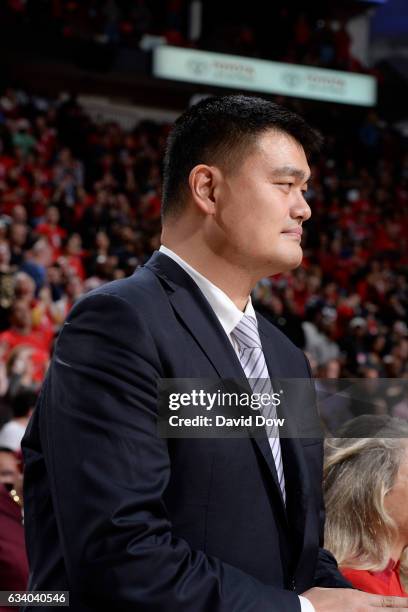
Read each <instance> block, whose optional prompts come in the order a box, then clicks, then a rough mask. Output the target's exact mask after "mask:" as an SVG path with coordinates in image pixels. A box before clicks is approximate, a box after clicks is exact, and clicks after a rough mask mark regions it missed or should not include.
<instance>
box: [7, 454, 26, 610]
mask: <svg viewBox="0 0 408 612" xmlns="http://www.w3.org/2000/svg"><path fill="white" fill-rule="evenodd" d="M22 481H23V477H22V474H21V471H20V468H19V460H18V458H17V456H16V455H15V453H13V451H12V450H10V449H9V448H3V447H0V590H1V591H10V590H11V591H25V590H26V588H27V583H28V561H27V555H26V551H25V544H24V528H23V524H22V504H23V493H22V490H23V482H22ZM1 609H2V610H3V611H4V612H12V611H13V610H15V607H9V606H2V607H1Z"/></svg>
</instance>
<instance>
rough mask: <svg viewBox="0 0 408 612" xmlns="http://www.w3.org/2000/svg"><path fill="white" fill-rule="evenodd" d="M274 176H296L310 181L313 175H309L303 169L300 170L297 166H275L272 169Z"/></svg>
mask: <svg viewBox="0 0 408 612" xmlns="http://www.w3.org/2000/svg"><path fill="white" fill-rule="evenodd" d="M272 176H273V177H274V178H276V177H278V176H294V177H295V178H298V179H300V180H301V181H305V182H307V181H309V180H310V177H311V175H310V174H309V175H308V176H307V175H306V173H305V172H303V170H300V168H296V167H295V166H281V167H280V168H274V169H273V170H272Z"/></svg>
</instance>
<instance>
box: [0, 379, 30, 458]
mask: <svg viewBox="0 0 408 612" xmlns="http://www.w3.org/2000/svg"><path fill="white" fill-rule="evenodd" d="M36 400H37V394H36V393H35V392H34V391H32V390H30V389H27V388H26V389H21V390H19V391H18V392H17V394H16V395H15V396H14V397H13V399H12V402H11V408H12V413H13V417H12V419H10V421H9V422H8V423H6V424H5V425H4V426H3V427H2V428H1V429H0V446H3V447H7V448H11V450H13V451H20V450H21V439H22V437H23V435H24V432H25V430H26V427H27V425H28V421H29V419H30V416H31V413H32V411H33V409H34V405H35V402H36Z"/></svg>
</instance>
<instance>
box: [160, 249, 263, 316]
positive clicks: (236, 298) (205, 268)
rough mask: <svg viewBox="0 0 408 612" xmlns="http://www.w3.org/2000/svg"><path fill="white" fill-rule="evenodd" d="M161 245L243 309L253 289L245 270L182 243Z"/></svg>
mask: <svg viewBox="0 0 408 612" xmlns="http://www.w3.org/2000/svg"><path fill="white" fill-rule="evenodd" d="M163 245H164V246H166V247H167V248H168V249H170V250H171V251H173V253H175V254H176V255H178V256H179V257H180V258H181V259H183V260H184V261H185V262H186V263H187V264H188V265H189V266H191V267H192V268H194V270H196V271H197V272H199V273H200V274H202V275H203V276H204V277H205V278H206V279H207V280H209V281H210V282H211V283H213V285H215V286H216V287H218V288H219V289H221V291H223V292H224V293H225V294H226V295H227V296H228V297H229V298H230V299H231V300H232V301H233V302H234V304H235V305H236V307H237V308H239V309H240V310H242V311H244V310H245V306H246V304H247V302H248V297H249V295H250V293H251V291H252V289H253V284H252V282H251V279H250V276H249V274H248V273H247V272H245V270H241V269H239V268H237V267H236V266H234V265H233V264H231V263H230V262H228V261H226V260H225V259H224V258H221V257H218V256H217V255H216V254H214V253H210V254H206V255H205V256H203V255H201V254H200V252H199V250H192V249H190V248H183V246H182V245H173V244H171V243H168V242H163Z"/></svg>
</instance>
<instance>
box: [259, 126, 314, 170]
mask: <svg viewBox="0 0 408 612" xmlns="http://www.w3.org/2000/svg"><path fill="white" fill-rule="evenodd" d="M256 145H257V146H256V148H257V149H258V152H260V153H261V154H262V156H263V157H264V158H265V161H266V162H267V163H268V165H269V166H270V170H271V171H274V170H275V169H276V170H282V169H285V170H289V169H290V170H291V171H293V170H295V171H299V172H298V174H299V177H300V173H301V172H302V173H303V175H304V176H305V177H306V178H307V177H308V176H309V174H310V168H309V165H308V163H307V158H306V153H305V150H304V148H303V146H302V145H301V144H300V142H298V141H297V140H295V138H293V137H292V136H291V135H290V134H286V133H284V132H279V131H277V130H267V131H266V132H263V133H262V134H260V135H259V136H258V138H257V139H256Z"/></svg>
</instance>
